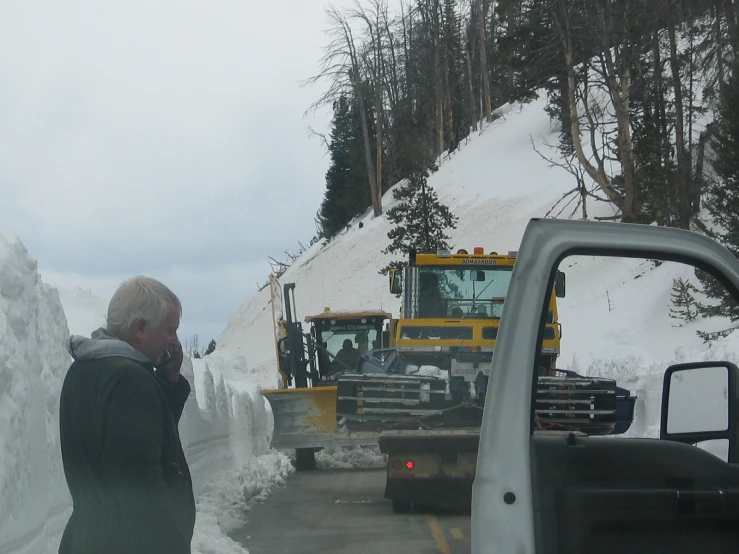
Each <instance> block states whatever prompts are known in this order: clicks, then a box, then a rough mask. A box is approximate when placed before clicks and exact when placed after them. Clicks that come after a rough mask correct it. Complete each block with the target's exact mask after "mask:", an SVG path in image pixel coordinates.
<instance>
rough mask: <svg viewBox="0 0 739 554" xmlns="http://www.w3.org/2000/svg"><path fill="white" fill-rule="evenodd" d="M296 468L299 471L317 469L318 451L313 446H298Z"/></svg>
mask: <svg viewBox="0 0 739 554" xmlns="http://www.w3.org/2000/svg"><path fill="white" fill-rule="evenodd" d="M295 469H296V470H298V471H315V469H316V453H315V452H314V451H313V449H312V448H297V449H296V450H295Z"/></svg>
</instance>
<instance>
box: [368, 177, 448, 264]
mask: <svg viewBox="0 0 739 554" xmlns="http://www.w3.org/2000/svg"><path fill="white" fill-rule="evenodd" d="M427 176H428V174H427V172H426V171H419V172H415V173H413V174H412V175H411V177H410V179H409V180H408V183H406V184H405V185H403V186H402V187H400V188H398V189H396V190H395V191H393V197H394V198H395V200H396V201H397V203H396V204H395V205H394V206H393V207H392V208H390V209H389V210H388V211H387V218H388V220H389V221H390V222H391V223H393V224H394V225H395V226H394V227H393V228H392V229H391V230H390V232H389V233H388V234H387V236H388V238H389V239H390V240H391V243H390V245H388V246H387V248H385V249H384V250H383V251H382V252H383V254H398V253H402V254H406V255H407V254H408V253H409V252H410V250H411V249H413V250H416V251H418V252H435V251H436V250H437V249H439V248H449V244H448V243H447V240H449V237H448V236H447V235H446V234H445V231H446V230H447V229H455V228H456V226H457V219H458V218H457V217H456V216H454V215H453V214H452V213H451V211H450V210H449V208H448V207H447V206H445V205H444V204H442V203H441V202H439V198H438V196H437V194H436V192H435V191H434V190H433V188H432V187H431V186H429V185H428V184H427V181H426V178H427ZM403 263H404V262H403V261H393V262H391V263H390V264H389V265H387V266H386V267H384V268H383V269H381V270H380V273H381V274H383V275H385V274H387V272H388V270H389V269H392V268H396V267H400V266H401V265H402V264H403Z"/></svg>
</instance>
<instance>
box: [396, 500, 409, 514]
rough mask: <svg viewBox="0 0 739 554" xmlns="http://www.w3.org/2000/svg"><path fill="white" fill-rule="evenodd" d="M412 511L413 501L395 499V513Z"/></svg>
mask: <svg viewBox="0 0 739 554" xmlns="http://www.w3.org/2000/svg"><path fill="white" fill-rule="evenodd" d="M410 511H411V503H410V502H404V501H402V500H395V499H393V513H394V514H407V513H409V512H410Z"/></svg>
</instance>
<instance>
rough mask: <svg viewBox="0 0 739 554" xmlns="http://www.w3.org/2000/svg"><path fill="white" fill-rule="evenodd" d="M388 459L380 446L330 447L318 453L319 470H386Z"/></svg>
mask: <svg viewBox="0 0 739 554" xmlns="http://www.w3.org/2000/svg"><path fill="white" fill-rule="evenodd" d="M386 464H387V459H386V457H385V455H384V454H381V453H380V447H379V446H356V447H335V446H332V447H329V448H324V449H323V450H320V451H318V452H317V453H316V466H317V467H318V468H319V469H373V468H379V469H384V468H385V467H386Z"/></svg>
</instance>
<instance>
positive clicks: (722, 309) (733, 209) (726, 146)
mask: <svg viewBox="0 0 739 554" xmlns="http://www.w3.org/2000/svg"><path fill="white" fill-rule="evenodd" d="M737 69H739V61H737V62H736V63H735V65H734V68H733V71H732V74H731V77H730V78H729V80H728V82H727V83H726V85H725V87H724V88H723V90H722V94H721V107H720V112H719V118H718V120H717V122H716V129H715V135H714V139H713V141H712V142H713V148H714V151H715V161H714V164H713V167H714V171H715V173H716V175H717V176H718V178H719V179H718V181H716V182H714V183H712V184H711V186H710V188H709V190H708V195H707V198H706V200H705V207H706V210H707V211H708V213H709V214H710V216H711V219H712V221H713V223H714V225H715V227H714V228H708V227H706V226H703V230H704V232H705V233H706V234H708V235H709V236H710V237H711V238H713V239H715V240H718V241H719V242H720V243H721V244H723V245H724V246H726V248H728V249H729V250H731V252H732V253H733V254H734V255H735V256H736V255H737V253H739V218H737V214H739V71H738V70H737ZM695 273H696V276H697V277H698V279H699V280H700V281H701V284H702V285H703V290H702V292H703V294H705V295H706V296H707V297H708V298H710V299H713V300H714V301H715V302H713V303H711V304H699V310H700V312H701V314H702V315H705V316H725V317H728V318H729V319H730V320H731V321H732V322H734V321H737V320H739V305H737V302H736V300H734V297H733V296H732V295H731V294H730V293H729V291H728V290H726V287H724V286H723V285H722V284H721V283H719V282H718V281H717V280H716V279H715V278H714V277H713V276H712V275H709V274H708V273H706V272H705V271H701V270H696V272H695Z"/></svg>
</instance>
